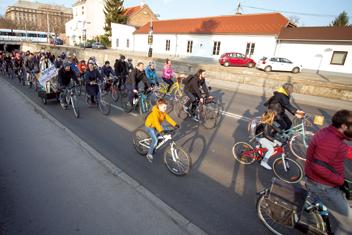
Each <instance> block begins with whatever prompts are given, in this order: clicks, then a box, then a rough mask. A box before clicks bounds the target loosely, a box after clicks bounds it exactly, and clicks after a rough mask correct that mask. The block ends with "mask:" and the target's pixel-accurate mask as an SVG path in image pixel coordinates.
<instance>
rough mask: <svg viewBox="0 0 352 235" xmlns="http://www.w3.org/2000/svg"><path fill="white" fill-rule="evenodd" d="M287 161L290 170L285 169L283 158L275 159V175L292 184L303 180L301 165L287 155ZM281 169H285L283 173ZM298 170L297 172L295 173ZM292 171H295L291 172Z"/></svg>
mask: <svg viewBox="0 0 352 235" xmlns="http://www.w3.org/2000/svg"><path fill="white" fill-rule="evenodd" d="M285 161H286V167H287V169H288V171H285V169H284V167H283V161H282V158H276V159H275V161H274V162H273V172H274V174H275V176H276V177H278V178H279V179H280V180H282V181H284V182H286V183H290V184H294V183H298V182H299V181H301V180H302V178H303V169H302V167H301V165H300V164H299V163H298V162H296V161H295V160H293V159H291V158H288V157H285ZM281 171H283V173H282V174H281ZM296 171H297V174H295V172H296ZM291 172H293V173H292V174H291ZM285 176H287V177H285Z"/></svg>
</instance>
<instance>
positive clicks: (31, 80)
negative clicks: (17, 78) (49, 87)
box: [26, 71, 36, 88]
mask: <svg viewBox="0 0 352 235" xmlns="http://www.w3.org/2000/svg"><path fill="white" fill-rule="evenodd" d="M26 74H27V84H28V87H29V88H32V87H33V85H35V82H36V78H35V73H34V71H30V72H28V73H26Z"/></svg>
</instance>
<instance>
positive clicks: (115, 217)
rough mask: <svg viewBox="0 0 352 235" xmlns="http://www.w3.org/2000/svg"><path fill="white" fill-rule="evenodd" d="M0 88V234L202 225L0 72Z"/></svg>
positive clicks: (173, 230)
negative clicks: (111, 162)
mask: <svg viewBox="0 0 352 235" xmlns="http://www.w3.org/2000/svg"><path fill="white" fill-rule="evenodd" d="M0 93H1V94H2V99H1V100H0V107H1V110H2V113H1V115H0V123H1V124H0V152H1V157H0V205H1V206H0V234H11V235H13V234H25V235H30V234H33V235H41V234H43V235H50V234H58V235H62V234H65V235H70V234H85V235H89V234H94V235H96V234H153V235H154V234H163V235H164V234H201V233H202V231H201V230H200V229H198V228H197V227H196V226H194V225H193V224H191V223H190V222H189V221H187V220H186V219H185V218H183V217H182V216H181V215H179V214H178V213H177V212H175V211H172V209H171V208H168V206H167V205H166V204H163V202H161V201H160V200H159V199H157V198H156V197H155V196H154V195H152V193H151V192H149V191H148V190H146V189H145V188H144V187H143V186H141V185H139V184H138V183H137V182H135V181H133V179H131V178H130V177H128V176H127V175H126V174H125V173H123V172H122V171H121V170H118V171H116V172H115V175H113V174H111V169H108V168H107V167H106V166H104V165H103V164H101V163H99V162H98V161H97V159H95V158H96V156H93V155H92V154H93V152H94V151H93V152H88V151H87V150H89V148H84V147H82V146H83V144H82V142H81V143H78V142H77V139H76V138H73V137H72V136H70V134H69V133H68V131H67V130H65V129H64V128H63V127H61V128H60V127H59V126H58V125H57V124H55V123H53V121H52V120H50V119H52V117H51V118H50V117H49V116H47V114H46V113H45V111H44V112H43V111H42V110H41V108H38V107H34V106H32V104H30V103H29V101H28V100H26V99H24V97H23V96H22V95H20V94H19V93H18V91H15V90H14V88H13V87H11V86H10V85H9V84H8V83H7V82H6V81H4V80H3V79H0ZM77 138H78V137H77ZM117 154H118V153H117ZM117 169H118V168H117ZM167 210H169V212H165V211H167Z"/></svg>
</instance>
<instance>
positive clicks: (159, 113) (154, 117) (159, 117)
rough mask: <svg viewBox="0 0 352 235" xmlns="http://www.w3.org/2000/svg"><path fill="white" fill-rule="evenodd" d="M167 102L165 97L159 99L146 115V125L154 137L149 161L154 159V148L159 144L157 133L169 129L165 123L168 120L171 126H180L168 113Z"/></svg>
mask: <svg viewBox="0 0 352 235" xmlns="http://www.w3.org/2000/svg"><path fill="white" fill-rule="evenodd" d="M166 108H167V102H166V100H165V99H158V100H157V102H156V105H155V106H154V107H153V108H152V111H151V112H150V113H149V115H148V116H147V117H146V120H145V126H146V129H147V132H148V134H149V136H150V138H152V143H151V145H150V148H149V150H148V154H147V159H148V161H149V162H152V161H153V154H154V149H155V148H156V146H157V144H158V137H157V134H161V133H162V132H164V131H167V126H166V124H165V123H164V122H165V121H166V122H168V123H169V124H170V125H171V126H173V127H176V128H179V125H178V124H177V123H176V122H175V121H174V120H173V119H172V118H171V117H170V116H169V115H168V114H167V113H166Z"/></svg>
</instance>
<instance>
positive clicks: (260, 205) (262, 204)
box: [256, 194, 326, 235]
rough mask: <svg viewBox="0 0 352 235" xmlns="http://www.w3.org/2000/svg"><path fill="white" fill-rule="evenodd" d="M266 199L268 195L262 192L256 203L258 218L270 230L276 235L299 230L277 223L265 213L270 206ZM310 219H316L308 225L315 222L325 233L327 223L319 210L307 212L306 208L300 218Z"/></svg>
mask: <svg viewBox="0 0 352 235" xmlns="http://www.w3.org/2000/svg"><path fill="white" fill-rule="evenodd" d="M266 200H268V198H267V195H266V194H262V195H260V196H259V197H258V199H257V203H256V209H257V215H258V218H259V220H260V221H261V222H262V223H263V224H264V226H265V227H266V228H267V229H268V230H269V231H270V232H272V233H274V234H276V235H287V234H290V235H291V234H294V233H295V231H296V232H298V230H296V229H294V228H290V227H287V226H284V225H282V224H279V223H276V222H275V221H273V220H272V219H271V217H270V215H269V214H265V213H263V212H265V211H268V207H269V204H268V203H266ZM269 213H270V211H269ZM308 219H309V220H311V221H314V222H310V225H308V226H312V227H313V225H312V224H313V223H314V224H315V227H316V228H317V229H318V230H321V231H322V234H324V231H325V230H326V229H325V223H324V221H323V219H322V217H321V215H320V214H319V212H318V211H316V210H313V211H310V212H306V211H305V210H303V212H302V215H301V218H300V220H308ZM270 220H271V221H270ZM299 223H301V222H300V221H299ZM279 230H280V231H279ZM282 230H284V231H282Z"/></svg>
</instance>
